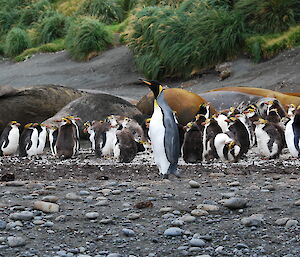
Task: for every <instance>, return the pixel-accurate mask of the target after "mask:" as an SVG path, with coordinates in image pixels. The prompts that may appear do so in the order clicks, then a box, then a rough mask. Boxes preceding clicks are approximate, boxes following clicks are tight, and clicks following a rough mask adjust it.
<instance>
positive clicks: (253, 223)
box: [242, 214, 264, 227]
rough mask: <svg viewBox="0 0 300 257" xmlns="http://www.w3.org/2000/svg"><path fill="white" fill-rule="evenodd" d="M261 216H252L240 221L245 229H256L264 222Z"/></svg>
mask: <svg viewBox="0 0 300 257" xmlns="http://www.w3.org/2000/svg"><path fill="white" fill-rule="evenodd" d="M263 217H264V215H263V214H252V215H251V216H250V217H246V218H243V219H242V223H243V224H244V225H245V226H246V227H258V226H261V225H262V224H263V222H264V219H263Z"/></svg>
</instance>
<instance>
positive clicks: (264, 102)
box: [256, 98, 286, 119]
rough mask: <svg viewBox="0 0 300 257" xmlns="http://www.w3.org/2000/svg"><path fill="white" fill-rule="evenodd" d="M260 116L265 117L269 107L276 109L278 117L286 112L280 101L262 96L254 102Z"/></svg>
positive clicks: (283, 115) (281, 116)
mask: <svg viewBox="0 0 300 257" xmlns="http://www.w3.org/2000/svg"><path fill="white" fill-rule="evenodd" d="M256 105H257V107H258V111H259V113H260V116H261V117H262V118H263V119H266V117H267V115H268V114H269V111H270V110H271V109H277V111H278V114H279V116H280V118H283V117H285V116H286V112H285V110H284V108H283V106H282V105H281V103H280V102H279V101H278V100H277V99H276V98H262V99H260V100H259V101H258V102H257V103H256Z"/></svg>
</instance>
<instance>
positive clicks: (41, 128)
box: [36, 123, 47, 155]
mask: <svg viewBox="0 0 300 257" xmlns="http://www.w3.org/2000/svg"><path fill="white" fill-rule="evenodd" d="M36 129H37V131H38V145H37V154H38V155H39V154H42V153H43V152H44V148H45V145H46V140H47V128H46V125H45V124H43V123H41V124H38V125H37V126H36Z"/></svg>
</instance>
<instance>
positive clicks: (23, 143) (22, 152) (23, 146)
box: [19, 128, 33, 157]
mask: <svg viewBox="0 0 300 257" xmlns="http://www.w3.org/2000/svg"><path fill="white" fill-rule="evenodd" d="M32 133H33V129H31V128H24V130H23V132H22V134H21V137H20V143H19V156H20V157H25V156H27V150H28V149H30V147H31V146H32V141H31V135H32Z"/></svg>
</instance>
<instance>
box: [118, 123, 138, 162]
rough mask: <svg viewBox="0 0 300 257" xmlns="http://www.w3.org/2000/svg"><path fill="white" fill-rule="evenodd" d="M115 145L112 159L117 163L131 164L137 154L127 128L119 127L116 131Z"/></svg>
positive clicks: (132, 138)
mask: <svg viewBox="0 0 300 257" xmlns="http://www.w3.org/2000/svg"><path fill="white" fill-rule="evenodd" d="M116 138H117V140H116V143H115V146H114V149H113V151H114V158H115V159H117V160H118V162H126V163H127V162H131V161H132V160H133V159H134V157H135V156H136V154H137V150H138V149H137V144H136V141H135V139H134V136H133V135H132V133H131V131H130V130H129V129H128V128H123V126H122V125H120V126H119V127H118V129H117V131H116Z"/></svg>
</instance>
